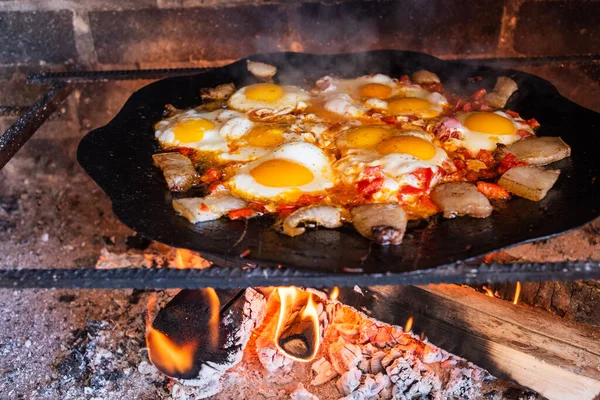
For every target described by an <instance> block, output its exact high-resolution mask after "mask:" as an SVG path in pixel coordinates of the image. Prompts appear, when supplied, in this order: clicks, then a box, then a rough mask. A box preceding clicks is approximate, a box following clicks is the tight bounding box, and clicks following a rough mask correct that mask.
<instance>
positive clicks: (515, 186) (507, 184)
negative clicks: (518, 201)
mask: <svg viewBox="0 0 600 400" xmlns="http://www.w3.org/2000/svg"><path fill="white" fill-rule="evenodd" d="M559 175H560V170H558V169H545V168H542V167H537V166H529V165H528V166H524V167H515V168H511V169H509V170H508V171H506V173H505V174H504V175H502V176H501V177H500V179H499V180H498V184H499V185H500V186H502V187H503V188H504V189H506V190H508V191H509V192H511V193H513V194H516V195H517V196H519V197H524V198H526V199H529V200H532V201H540V200H541V199H543V198H544V197H546V194H547V193H548V190H550V189H551V188H552V186H554V183H555V182H556V180H557V179H558V176H559Z"/></svg>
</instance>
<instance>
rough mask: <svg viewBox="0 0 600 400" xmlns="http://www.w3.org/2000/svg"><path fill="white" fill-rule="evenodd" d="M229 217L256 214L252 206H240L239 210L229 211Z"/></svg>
mask: <svg viewBox="0 0 600 400" xmlns="http://www.w3.org/2000/svg"><path fill="white" fill-rule="evenodd" d="M228 215H229V219H234V220H235V219H242V218H249V217H252V216H253V215H254V210H253V209H251V208H238V209H237V210H232V211H229V213H228Z"/></svg>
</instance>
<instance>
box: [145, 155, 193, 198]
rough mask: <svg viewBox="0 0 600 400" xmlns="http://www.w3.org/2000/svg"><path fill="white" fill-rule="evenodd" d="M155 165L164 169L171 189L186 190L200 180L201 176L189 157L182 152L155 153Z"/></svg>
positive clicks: (153, 156) (175, 190)
mask: <svg viewBox="0 0 600 400" xmlns="http://www.w3.org/2000/svg"><path fill="white" fill-rule="evenodd" d="M152 159H153V160H154V165H156V166H157V167H158V168H160V169H162V172H163V175H164V176H165V180H166V181H167V185H168V186H169V190H171V191H172V192H185V191H186V190H188V189H189V188H191V187H192V186H193V185H194V184H196V183H197V182H198V179H200V176H199V175H198V173H197V172H196V169H195V168H194V166H193V165H192V162H191V161H190V159H189V158H187V157H186V156H184V155H183V154H180V153H174V152H173V153H159V154H153V155H152Z"/></svg>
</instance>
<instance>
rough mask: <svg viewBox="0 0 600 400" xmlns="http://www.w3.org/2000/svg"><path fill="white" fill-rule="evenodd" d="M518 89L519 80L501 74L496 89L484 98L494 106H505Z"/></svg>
mask: <svg viewBox="0 0 600 400" xmlns="http://www.w3.org/2000/svg"><path fill="white" fill-rule="evenodd" d="M518 89H519V87H518V86H517V82H515V81H513V80H512V79H510V78H509V77H508V76H499V77H498V79H497V80H496V86H494V90H493V91H492V92H490V93H488V94H486V95H485V96H484V97H483V99H484V100H485V101H487V103H488V104H489V105H490V106H492V107H496V108H504V106H506V103H507V102H508V99H509V98H510V96H512V94H513V93H514V92H516V91H517V90H518Z"/></svg>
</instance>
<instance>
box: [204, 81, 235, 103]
mask: <svg viewBox="0 0 600 400" xmlns="http://www.w3.org/2000/svg"><path fill="white" fill-rule="evenodd" d="M234 92H235V85H234V84H233V83H226V84H224V85H219V86H217V87H214V88H203V89H200V97H202V99H203V100H226V99H228V98H229V97H230V96H231V95H232V94H233V93H234Z"/></svg>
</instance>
